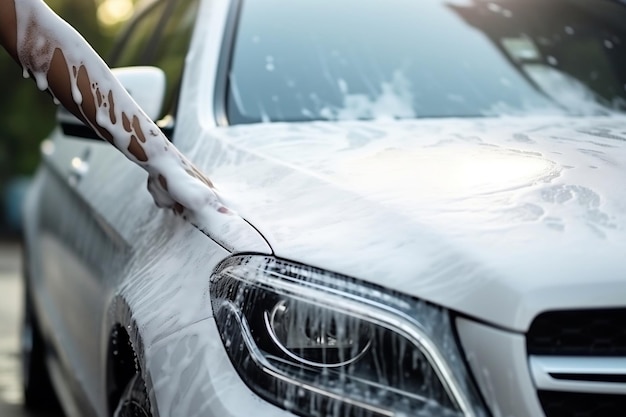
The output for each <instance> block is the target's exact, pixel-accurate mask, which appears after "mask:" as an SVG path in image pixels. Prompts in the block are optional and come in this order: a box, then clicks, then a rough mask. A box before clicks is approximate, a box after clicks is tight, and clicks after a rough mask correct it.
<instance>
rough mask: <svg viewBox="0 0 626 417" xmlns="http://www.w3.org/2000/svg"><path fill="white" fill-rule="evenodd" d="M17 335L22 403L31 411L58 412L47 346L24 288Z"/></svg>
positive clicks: (28, 295)
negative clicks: (20, 324)
mask: <svg viewBox="0 0 626 417" xmlns="http://www.w3.org/2000/svg"><path fill="white" fill-rule="evenodd" d="M24 293H25V296H24V311H23V318H22V329H21V335H20V349H21V362H22V392H23V394H24V406H25V407H26V408H27V409H29V410H34V411H43V410H45V411H50V410H52V411H57V410H60V409H61V407H60V405H59V401H58V399H57V396H56V393H55V392H54V388H52V383H51V382H50V374H49V373H48V367H47V366H46V345H45V342H44V339H43V337H42V335H41V331H40V330H39V324H38V322H37V317H36V315H35V311H34V309H33V305H32V301H31V297H30V294H29V291H28V290H26V291H24Z"/></svg>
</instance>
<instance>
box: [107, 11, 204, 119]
mask: <svg viewBox="0 0 626 417" xmlns="http://www.w3.org/2000/svg"><path fill="white" fill-rule="evenodd" d="M197 10H198V1H197V0H183V1H180V0H179V1H172V0H163V1H160V2H157V3H153V4H152V5H151V7H149V8H148V9H146V10H145V11H144V13H143V14H141V15H140V16H139V18H137V19H136V20H135V21H134V23H133V24H132V25H131V27H130V28H129V30H128V31H127V33H126V34H125V35H124V36H122V39H121V41H120V43H119V47H118V48H117V49H116V50H115V52H114V53H113V54H112V57H111V59H110V63H111V65H112V66H115V67H128V66H137V65H150V66H156V67H159V68H161V69H162V70H163V71H164V72H165V77H166V81H167V87H166V92H165V101H164V106H163V112H162V114H161V117H163V116H165V115H168V114H173V113H174V111H175V106H176V96H177V93H178V88H179V86H180V81H181V78H182V72H183V67H184V63H185V55H186V53H187V49H188V47H189V43H190V41H191V35H192V31H193V25H194V22H195V17H196V15H197Z"/></svg>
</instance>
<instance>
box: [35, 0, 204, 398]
mask: <svg viewBox="0 0 626 417" xmlns="http://www.w3.org/2000/svg"><path fill="white" fill-rule="evenodd" d="M195 3H196V2H195V1H192V2H189V1H184V2H177V1H173V0H162V1H157V2H155V3H151V5H150V6H149V7H148V8H146V9H145V10H144V11H143V12H142V13H141V14H139V15H138V17H137V19H136V20H134V21H133V23H132V24H131V25H130V26H129V29H128V30H127V31H126V32H125V34H124V35H123V36H122V38H121V39H122V40H121V42H120V44H119V47H118V48H117V50H116V51H115V53H114V56H113V62H114V63H115V64H117V65H122V66H131V65H151V64H152V65H159V64H161V66H163V67H164V68H166V70H167V71H166V74H168V78H170V79H171V81H170V82H169V86H170V88H169V89H168V91H167V95H166V100H167V101H166V103H168V107H165V109H166V110H167V111H166V112H164V114H166V113H171V110H172V108H173V103H174V102H175V96H176V93H175V91H176V89H177V86H178V84H179V80H180V77H181V73H182V65H183V62H184V54H185V51H186V45H185V43H184V40H185V39H184V38H185V37H190V34H191V28H192V26H193V20H190V19H189V16H192V15H193V12H192V11H189V10H190V9H189V8H190V7H193V5H194V4H195ZM177 17H178V20H176V19H175V18H177ZM181 23H185V24H186V27H185V28H182V29H181V28H180V27H179V25H180V24H181ZM172 33H174V34H176V35H179V36H170V35H171V34H172ZM173 39H178V41H177V42H175V43H174V44H173V43H172V40H173ZM187 42H188V41H187ZM168 45H170V48H172V49H173V52H172V53H166V51H165V50H163V49H162V48H167V47H168ZM131 94H132V91H131ZM68 120H69V119H68V118H67V117H66V118H65V122H64V123H61V127H60V128H59V129H57V130H55V132H54V133H53V134H52V135H51V137H50V140H49V141H48V142H46V143H47V145H46V146H47V147H48V151H49V152H47V153H46V152H44V163H43V168H42V170H44V171H46V172H45V174H44V175H40V177H41V178H42V179H41V181H42V185H41V189H42V194H41V200H40V207H41V213H40V217H41V229H40V230H41V232H42V233H41V236H40V238H39V239H38V240H39V245H40V251H39V252H40V254H41V259H42V263H41V274H39V277H40V279H39V281H38V284H37V285H40V286H41V291H37V292H38V293H40V294H44V296H42V299H43V301H42V303H43V304H45V307H44V310H45V311H46V318H45V319H46V320H47V321H48V322H49V326H46V327H48V328H53V329H54V332H53V334H50V335H48V337H49V338H50V341H51V342H52V346H54V347H55V349H54V350H55V353H56V355H55V357H56V358H57V359H58V360H59V364H60V365H61V367H60V368H59V370H60V371H61V373H62V374H63V379H64V380H65V381H66V383H67V384H68V385H69V387H70V388H71V392H73V393H75V397H76V398H74V401H76V402H79V403H81V407H84V404H85V403H87V404H94V401H95V398H96V397H97V393H98V392H103V387H102V386H101V384H102V383H103V380H104V378H102V377H101V376H100V372H101V367H100V362H101V358H102V356H103V352H102V350H103V348H104V347H106V346H104V347H103V346H102V343H101V339H102V337H101V336H102V330H103V329H102V323H103V321H102V319H103V316H104V315H105V313H106V311H105V309H106V305H107V300H108V299H109V298H110V297H111V295H112V294H111V293H112V291H113V288H114V285H115V282H116V280H117V278H118V276H119V273H120V271H121V270H122V269H123V268H124V264H125V262H126V260H127V259H128V258H129V256H130V255H131V253H132V244H131V243H130V242H129V241H128V239H126V237H125V233H124V227H127V226H128V225H129V223H128V221H126V222H125V223H124V225H121V224H120V222H119V221H118V220H120V219H115V218H112V217H111V216H110V210H108V208H109V207H111V205H112V204H113V205H124V204H127V202H126V200H125V199H134V198H135V197H137V198H142V201H143V202H144V203H145V204H151V197H150V196H149V195H148V193H147V191H146V187H145V181H146V175H145V173H144V171H143V170H141V169H140V168H139V167H137V166H135V165H134V164H132V163H131V162H130V161H128V160H127V159H126V158H125V157H124V156H122V155H121V153H120V152H118V151H117V150H116V149H114V148H113V147H112V146H111V145H109V144H108V143H106V142H104V141H102V140H100V139H98V138H96V137H95V135H94V134H93V132H91V131H90V130H89V129H88V128H86V127H85V126H82V125H79V124H76V123H75V122H72V121H69V122H68ZM44 151H45V149H44ZM122 189H125V190H129V189H130V190H133V191H132V192H126V193H123V192H120V191H121V190H122ZM135 194H136V195H135ZM139 217H140V216H139ZM126 220H128V219H126ZM137 221H141V219H140V218H138V219H137ZM130 224H132V222H131V223H130Z"/></svg>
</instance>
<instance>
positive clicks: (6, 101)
mask: <svg viewBox="0 0 626 417" xmlns="http://www.w3.org/2000/svg"><path fill="white" fill-rule="evenodd" d="M46 2H47V3H48V5H49V6H50V7H51V8H52V9H54V10H55V11H56V12H57V13H58V14H59V15H60V16H62V17H63V18H64V19H65V20H67V21H68V22H69V23H70V24H71V25H72V26H74V27H75V28H76V29H77V30H78V31H79V32H80V33H81V34H82V35H83V36H84V37H85V39H87V41H88V42H89V43H91V45H92V46H93V47H94V49H96V50H97V51H98V52H100V53H105V52H106V50H107V48H108V46H109V44H110V42H111V39H110V37H107V36H106V35H105V33H106V32H104V31H102V30H101V29H100V27H99V25H98V20H97V17H96V6H97V5H96V3H95V2H94V1H93V0H47V1H46ZM18 5H19V1H18ZM0 80H2V83H3V86H2V100H0V192H1V191H2V184H4V183H5V182H6V180H7V179H8V178H10V177H12V176H15V175H29V174H31V173H32V172H33V171H34V169H35V168H36V166H37V163H38V161H39V144H40V142H41V141H42V139H44V138H45V137H46V135H48V133H50V131H51V130H52V128H53V126H54V115H55V113H56V106H55V105H54V103H53V102H52V99H51V98H50V96H49V95H47V94H43V93H41V92H40V91H39V90H38V89H37V87H36V85H35V84H34V83H33V82H32V81H25V80H23V79H22V70H21V68H19V66H18V65H16V64H15V62H13V60H12V59H11V58H10V57H9V55H8V54H6V53H0ZM0 195H1V194H0Z"/></svg>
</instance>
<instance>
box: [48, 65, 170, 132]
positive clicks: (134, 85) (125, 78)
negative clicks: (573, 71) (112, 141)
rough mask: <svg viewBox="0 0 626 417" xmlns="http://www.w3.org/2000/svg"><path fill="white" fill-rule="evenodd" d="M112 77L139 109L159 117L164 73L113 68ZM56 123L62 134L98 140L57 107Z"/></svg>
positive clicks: (147, 68) (163, 87) (76, 119)
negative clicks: (59, 126)
mask: <svg viewBox="0 0 626 417" xmlns="http://www.w3.org/2000/svg"><path fill="white" fill-rule="evenodd" d="M113 75H115V77H116V78H117V79H118V80H119V82H120V83H121V84H122V86H123V87H124V88H125V89H126V91H128V93H129V94H130V95H131V97H132V98H133V99H134V100H135V101H136V102H137V104H139V107H141V108H142V110H143V111H144V112H145V113H146V114H147V115H148V117H150V118H151V119H152V120H155V119H156V118H157V117H159V115H160V112H161V107H162V106H163V100H164V98H165V84H166V81H165V73H164V72H163V70H161V69H160V68H156V67H125V68H114V69H113ZM57 121H58V123H59V124H60V125H61V129H62V130H63V134H65V135H67V136H74V137H79V138H85V139H100V138H99V137H98V135H96V133H95V132H94V131H93V130H92V129H91V128H90V127H88V126H86V125H85V124H84V123H83V122H82V121H80V120H79V119H78V118H77V117H75V116H74V115H73V114H72V113H70V112H69V111H67V110H66V109H65V108H64V107H62V106H61V107H59V110H58V111H57Z"/></svg>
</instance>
